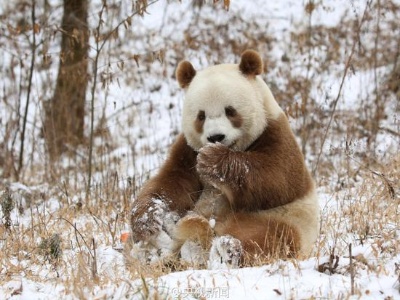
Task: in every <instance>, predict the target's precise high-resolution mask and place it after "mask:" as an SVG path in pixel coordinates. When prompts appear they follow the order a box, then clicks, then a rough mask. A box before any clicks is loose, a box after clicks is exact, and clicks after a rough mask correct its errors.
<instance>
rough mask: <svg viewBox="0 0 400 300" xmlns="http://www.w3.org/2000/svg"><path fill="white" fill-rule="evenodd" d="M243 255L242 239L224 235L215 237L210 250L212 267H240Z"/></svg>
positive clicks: (210, 265)
mask: <svg viewBox="0 0 400 300" xmlns="http://www.w3.org/2000/svg"><path fill="white" fill-rule="evenodd" d="M242 255H243V247H242V243H241V242H240V240H238V239H236V238H234V237H232V236H230V235H224V236H221V237H217V238H215V239H214V241H213V243H212V246H211V250H210V260H209V268H210V269H221V268H227V267H228V268H238V267H239V266H240V261H241V258H242Z"/></svg>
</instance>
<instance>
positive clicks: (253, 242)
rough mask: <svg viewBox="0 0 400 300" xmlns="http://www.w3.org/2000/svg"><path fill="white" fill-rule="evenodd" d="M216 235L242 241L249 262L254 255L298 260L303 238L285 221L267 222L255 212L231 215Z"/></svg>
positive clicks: (220, 225)
mask: <svg viewBox="0 0 400 300" xmlns="http://www.w3.org/2000/svg"><path fill="white" fill-rule="evenodd" d="M215 232H216V234H217V235H218V236H222V235H231V236H233V237H235V238H237V239H238V240H240V241H241V242H242V246H243V249H244V251H245V253H246V256H247V259H249V258H250V257H251V256H254V255H262V256H266V257H271V258H278V257H280V258H289V257H295V256H296V254H297V253H298V251H299V249H300V235H299V233H298V231H297V230H296V229H295V228H293V227H292V226H290V225H289V224H287V223H286V222H284V221H283V220H277V219H274V218H268V219H266V218H265V217H264V216H260V215H257V214H256V213H236V214H231V215H230V216H228V217H227V220H226V221H225V222H223V223H217V226H216V228H215ZM246 256H245V257H244V259H246ZM250 260H251V259H250Z"/></svg>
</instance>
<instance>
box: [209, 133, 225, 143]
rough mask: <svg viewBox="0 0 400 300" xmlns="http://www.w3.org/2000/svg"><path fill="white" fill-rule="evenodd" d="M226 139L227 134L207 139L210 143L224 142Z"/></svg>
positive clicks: (215, 135)
mask: <svg viewBox="0 0 400 300" xmlns="http://www.w3.org/2000/svg"><path fill="white" fill-rule="evenodd" d="M224 138H225V134H214V135H211V136H209V137H208V138H207V140H208V141H209V142H210V143H216V142H222V141H223V140H224Z"/></svg>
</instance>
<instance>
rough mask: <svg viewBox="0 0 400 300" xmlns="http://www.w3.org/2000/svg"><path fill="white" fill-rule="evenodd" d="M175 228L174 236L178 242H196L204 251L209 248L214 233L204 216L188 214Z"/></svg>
mask: <svg viewBox="0 0 400 300" xmlns="http://www.w3.org/2000/svg"><path fill="white" fill-rule="evenodd" d="M176 228H177V229H176V232H175V233H174V236H175V237H176V238H177V239H178V240H181V241H182V242H184V241H186V240H192V241H198V242H199V243H200V245H201V246H202V247H203V248H204V249H209V248H210V246H211V241H212V238H213V237H214V233H213V232H214V231H213V229H212V228H211V227H210V224H209V222H208V220H207V219H206V218H205V217H204V216H202V215H198V214H189V215H187V216H185V217H184V218H182V219H180V220H179V221H178V223H177V227H176Z"/></svg>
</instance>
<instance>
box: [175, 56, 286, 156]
mask: <svg viewBox="0 0 400 300" xmlns="http://www.w3.org/2000/svg"><path fill="white" fill-rule="evenodd" d="M262 70H263V65H262V60H261V57H260V56H259V54H258V53H257V52H255V51H252V50H246V51H245V52H243V54H242V56H241V61H240V63H239V64H221V65H216V66H212V67H208V68H206V69H204V70H202V71H198V72H197V71H196V70H195V69H194V68H193V66H192V64H191V63H190V62H188V61H183V62H181V63H180V64H179V65H178V68H177V70H176V77H177V79H178V82H179V84H180V86H181V87H182V88H183V89H185V101H184V104H183V115H182V131H183V134H184V135H185V137H186V140H187V142H188V144H189V145H190V146H191V147H192V148H193V149H194V150H196V151H197V150H199V149H200V148H201V147H203V146H204V145H206V144H208V143H217V142H218V143H222V144H224V145H226V146H227V147H229V148H232V149H234V150H239V151H244V150H245V149H246V148H247V147H249V146H250V144H251V143H252V142H253V141H255V140H256V139H257V138H258V137H259V136H260V135H261V133H262V132H263V131H264V129H265V128H266V126H267V125H268V119H270V118H274V119H275V118H277V117H278V115H279V114H280V113H282V110H281V109H280V107H279V106H278V104H277V103H276V101H275V99H274V97H273V96H272V93H271V91H270V90H269V88H268V86H267V85H266V84H265V82H264V81H263V80H262V79H261V78H259V76H258V75H259V74H261V72H262Z"/></svg>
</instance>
